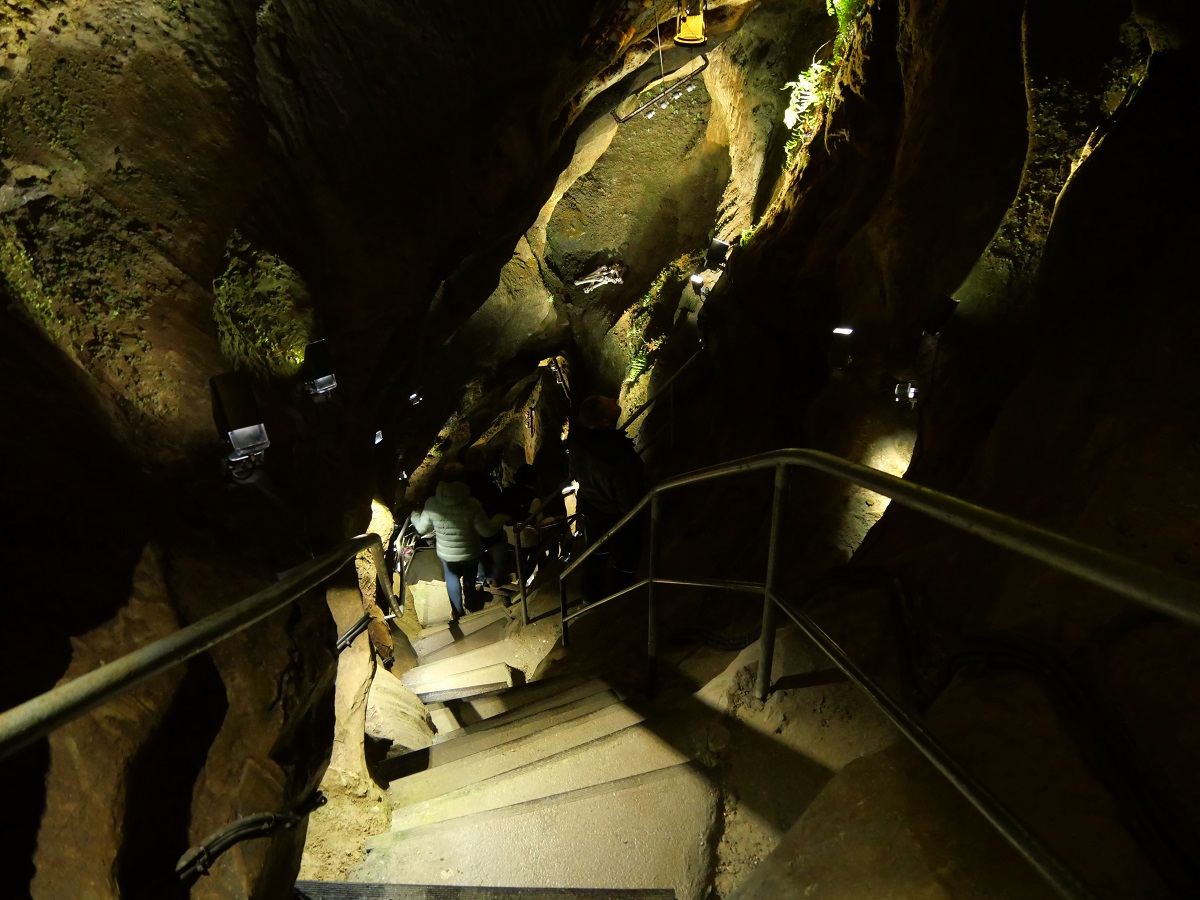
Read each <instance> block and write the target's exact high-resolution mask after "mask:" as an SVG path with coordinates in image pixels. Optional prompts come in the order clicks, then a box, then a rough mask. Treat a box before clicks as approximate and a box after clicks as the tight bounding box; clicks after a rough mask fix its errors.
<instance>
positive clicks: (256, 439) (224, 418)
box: [208, 372, 271, 479]
mask: <svg viewBox="0 0 1200 900" xmlns="http://www.w3.org/2000/svg"><path fill="white" fill-rule="evenodd" d="M208 386H209V392H210V394H211V395H212V411H213V422H214V424H216V426H217V432H218V433H219V434H220V435H221V437H222V439H223V440H224V441H225V444H226V447H227V448H228V452H227V453H226V455H225V469H226V472H227V473H228V474H229V475H231V476H232V477H234V478H237V479H241V478H245V477H246V476H247V475H249V474H250V472H252V471H253V470H254V469H255V468H257V467H258V466H259V465H260V464H261V463H262V459H263V453H264V452H265V451H266V449H267V448H268V447H270V446H271V441H270V439H269V438H268V437H267V426H266V425H265V424H264V423H263V417H262V413H261V412H259V409H258V401H257V400H255V398H254V390H253V388H252V387H251V384H250V379H249V378H248V377H247V376H246V374H245V373H244V372H226V373H225V374H223V375H214V376H213V377H212V378H211V379H209V382H208Z"/></svg>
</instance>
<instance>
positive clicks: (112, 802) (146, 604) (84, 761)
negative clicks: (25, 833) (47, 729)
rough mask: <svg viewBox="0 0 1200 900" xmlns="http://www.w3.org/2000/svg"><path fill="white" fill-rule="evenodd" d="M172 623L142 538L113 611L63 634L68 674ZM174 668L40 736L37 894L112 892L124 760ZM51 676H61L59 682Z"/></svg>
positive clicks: (127, 762)
mask: <svg viewBox="0 0 1200 900" xmlns="http://www.w3.org/2000/svg"><path fill="white" fill-rule="evenodd" d="M178 627H179V621H178V619H177V618H176V615H175V611H174V610H173V609H172V607H171V605H170V604H169V603H168V602H167V601H166V590H165V583H164V578H163V571H162V563H161V557H160V555H159V553H158V551H157V550H156V549H155V548H154V547H152V546H147V548H146V551H145V552H144V553H143V555H142V559H141V562H140V563H139V564H138V568H137V571H136V572H135V574H134V584H133V594H132V595H131V596H130V598H129V603H128V604H127V605H126V606H125V607H124V608H123V609H122V610H121V611H120V613H118V614H117V617H116V618H115V619H114V620H113V621H111V622H108V623H106V624H105V625H102V626H100V627H99V628H97V629H95V630H93V631H90V632H88V633H87V634H86V635H83V636H81V637H78V638H75V639H74V640H73V641H72V647H73V654H72V660H71V665H70V667H69V668H68V669H67V672H66V674H65V675H64V676H63V679H62V681H63V682H65V681H71V680H72V679H74V678H77V677H79V676H80V675H82V674H84V673H85V672H90V671H91V670H93V669H96V668H98V667H100V666H102V665H104V664H105V663H107V662H112V661H113V660H114V659H116V658H118V657H120V656H123V655H124V654H126V653H129V652H131V651H133V650H136V649H137V648H139V647H143V646H145V645H146V644H149V643H151V642H153V641H155V640H158V639H159V638H162V637H166V636H167V635H168V634H170V633H171V632H173V631H175V630H176V629H177V628H178ZM182 677H183V672H182V670H180V669H173V670H170V671H167V672H164V673H161V674H160V675H157V676H155V677H154V678H152V679H150V680H149V681H147V682H145V683H144V684H143V685H141V686H140V687H138V688H135V689H134V690H133V691H131V692H130V693H128V694H124V695H123V696H121V697H117V698H115V699H113V700H110V701H108V702H107V703H105V704H104V705H103V706H100V707H98V708H97V709H95V710H93V711H92V712H90V713H88V714H87V715H85V716H83V717H82V718H79V719H76V720H75V721H74V722H71V723H69V724H68V725H65V726H63V727H62V728H60V729H58V730H57V731H55V732H54V733H53V734H52V735H51V736H50V771H49V773H48V774H47V776H46V786H47V789H46V810H47V813H46V816H45V817H44V818H43V819H42V824H41V829H40V831H39V833H38V849H37V854H36V855H35V857H34V865H35V866H36V867H37V874H36V875H35V876H34V879H33V883H32V885H31V886H30V890H31V891H32V893H33V895H34V896H35V897H38V898H45V900H52V898H59V897H61V898H64V900H65V898H68V897H80V896H89V897H118V896H120V895H121V891H120V889H119V888H118V885H117V871H116V861H117V858H118V856H120V854H121V850H122V848H123V844H124V839H125V815H126V801H127V788H128V785H129V776H130V769H131V768H132V767H133V766H134V765H135V764H136V759H137V754H138V751H139V750H140V749H141V747H142V745H143V744H144V743H145V741H146V739H147V738H148V737H149V736H150V735H151V733H152V732H153V731H154V729H155V728H156V727H157V726H158V724H159V723H160V722H161V721H162V718H163V716H164V715H165V713H166V710H167V707H168V706H169V705H170V703H171V700H172V697H173V696H174V694H175V691H176V688H177V687H178V686H179V682H180V680H181V679H182ZM60 683H61V682H60Z"/></svg>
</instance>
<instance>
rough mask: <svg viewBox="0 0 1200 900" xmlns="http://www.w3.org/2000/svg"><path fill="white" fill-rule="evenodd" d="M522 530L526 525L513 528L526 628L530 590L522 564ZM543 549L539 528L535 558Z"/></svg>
mask: <svg viewBox="0 0 1200 900" xmlns="http://www.w3.org/2000/svg"><path fill="white" fill-rule="evenodd" d="M522 531H524V526H523V525H521V524H518V525H517V527H516V528H514V529H513V535H514V541H515V543H516V546H515V547H514V548H513V557H514V558H515V560H516V566H517V589H518V590H520V592H521V627H522V628H524V627H525V626H526V625H528V624H529V592H528V591H527V590H526V589H525V572H524V566H522V565H521V532H522ZM541 549H542V535H541V531H540V529H539V531H538V544H537V552H535V555H534V558H535V559H537V558H539V556H540V551H541Z"/></svg>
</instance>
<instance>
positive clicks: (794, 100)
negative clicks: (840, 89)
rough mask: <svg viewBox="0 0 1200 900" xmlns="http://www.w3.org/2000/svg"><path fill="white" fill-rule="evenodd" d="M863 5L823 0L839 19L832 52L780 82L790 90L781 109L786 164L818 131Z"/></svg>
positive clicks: (852, 0)
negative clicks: (786, 131) (786, 133)
mask: <svg viewBox="0 0 1200 900" xmlns="http://www.w3.org/2000/svg"><path fill="white" fill-rule="evenodd" d="M865 8H866V0H825V11H826V12H828V13H829V15H831V16H835V17H836V18H837V23H838V32H837V35H836V36H835V37H834V39H833V53H832V56H831V58H830V59H829V60H828V61H826V62H818V61H817V60H816V59H813V61H812V65H810V66H809V67H808V68H807V69H805V70H804V71H803V72H801V73H800V74H799V75H798V76H797V77H796V80H795V81H789V82H788V83H787V84H785V85H784V86H783V90H785V91H791V92H792V95H791V98H790V99H789V100H788V106H787V109H786V110H784V113H783V123H784V125H785V126H786V127H787V128H788V129H789V130H790V131H791V136H790V137H789V138H788V142H787V145H786V150H787V157H786V160H785V162H784V167H785V168H791V167H792V164H793V163H794V162H795V161H796V154H797V153H798V151H799V150H800V148H802V147H803V146H805V145H806V144H807V143H808V142H809V141H810V140H812V138H813V136H814V135H815V134H816V133H817V129H818V128H819V127H820V125H821V118H822V113H823V112H824V110H825V109H826V108H827V107H828V106H829V96H830V93H831V92H832V91H833V86H834V83H835V82H836V80H837V73H838V70H839V69H841V67H842V63H843V62H844V61H845V51H846V48H847V47H848V46H849V44H850V39H851V37H852V36H853V34H854V29H855V27H856V26H857V24H858V19H859V16H861V15H862V11H863V10H864V9H865ZM817 52H818V53H819V52H820V50H818V51H817Z"/></svg>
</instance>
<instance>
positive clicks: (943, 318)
mask: <svg viewBox="0 0 1200 900" xmlns="http://www.w3.org/2000/svg"><path fill="white" fill-rule="evenodd" d="M956 309H958V301H957V300H955V299H954V298H953V297H948V296H946V295H945V294H939V295H938V296H937V298H936V299H935V300H934V303H933V306H932V307H931V308H930V310H929V314H928V315H926V316H925V323H924V324H923V325H922V327H921V330H922V331H924V332H925V333H926V334H927V335H929V336H930V337H937V336H938V335H939V334H941V333H942V329H943V328H945V327H946V323H947V322H949V321H950V317H951V316H952V315H954V311H955V310H956Z"/></svg>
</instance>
